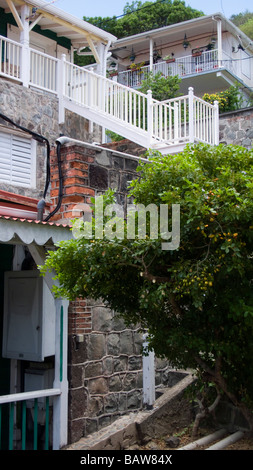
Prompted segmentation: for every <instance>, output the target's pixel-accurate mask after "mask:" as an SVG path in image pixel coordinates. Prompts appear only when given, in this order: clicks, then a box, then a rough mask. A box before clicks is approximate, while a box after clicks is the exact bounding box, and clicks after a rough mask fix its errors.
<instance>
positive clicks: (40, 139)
mask: <svg viewBox="0 0 253 470" xmlns="http://www.w3.org/2000/svg"><path fill="white" fill-rule="evenodd" d="M0 118H2V119H3V120H5V121H6V122H8V123H9V124H12V125H13V126H15V127H17V128H18V129H20V130H22V131H23V132H27V133H28V134H30V135H31V136H32V137H33V138H34V139H35V140H37V141H38V142H40V143H42V144H43V143H46V147H47V163H46V183H45V188H44V192H43V198H44V199H45V197H46V194H47V190H48V186H49V183H50V144H49V141H48V139H47V138H46V137H44V136H43V135H40V134H37V133H36V132H33V131H31V130H30V129H27V128H26V127H23V126H21V125H20V124H17V123H16V122H14V121H13V120H12V119H10V118H9V117H7V116H5V115H4V114H2V113H0Z"/></svg>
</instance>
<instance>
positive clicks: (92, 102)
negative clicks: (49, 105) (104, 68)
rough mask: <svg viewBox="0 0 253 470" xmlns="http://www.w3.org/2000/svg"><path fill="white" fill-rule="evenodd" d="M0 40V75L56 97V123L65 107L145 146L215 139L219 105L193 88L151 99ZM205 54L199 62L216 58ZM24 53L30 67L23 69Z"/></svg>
mask: <svg viewBox="0 0 253 470" xmlns="http://www.w3.org/2000/svg"><path fill="white" fill-rule="evenodd" d="M0 40H1V47H2V63H1V70H0V75H3V76H4V77H8V78H12V79H15V80H20V81H21V82H23V84H26V85H25V86H33V87H37V88H39V89H42V90H45V91H49V92H51V93H54V94H55V95H57V96H58V98H59V121H60V122H64V110H65V109H69V110H71V111H74V112H76V113H77V114H79V115H82V116H83V117H85V118H86V119H88V120H90V121H91V122H95V123H97V124H98V125H101V126H102V127H103V128H106V129H110V130H112V131H114V132H116V133H117V134H120V135H122V136H124V137H125V138H128V139H130V140H132V141H134V142H136V143H138V144H139V145H142V146H144V147H146V148H158V147H159V146H160V147H161V146H162V147H163V148H165V147H167V149H168V148H169V147H171V146H173V145H174V146H175V145H183V144H184V145H185V144H186V143H187V142H195V141H201V142H206V143H209V144H212V145H215V144H217V143H218V140H219V139H218V131H217V126H218V124H217V123H218V107H217V105H215V106H212V105H210V104H208V103H206V102H204V101H201V100H199V99H197V98H196V97H194V95H193V90H192V89H189V94H188V95H186V96H183V97H180V98H177V99H172V100H168V101H166V102H162V103H161V102H158V101H156V100H154V99H153V98H152V94H151V92H148V94H147V95H145V94H143V93H141V92H139V91H137V90H136V89H134V88H132V87H129V86H125V85H123V84H121V83H118V82H115V81H113V80H110V79H109V78H105V77H104V76H101V75H98V74H96V73H94V71H93V70H89V69H88V68H82V67H78V66H77V65H74V64H72V63H70V62H67V61H66V57H65V56H64V55H63V56H62V58H61V59H56V58H54V57H51V56H49V55H47V54H43V53H41V52H39V51H36V50H34V49H29V50H28V52H29V53H28V54H27V49H23V46H22V45H21V44H19V43H15V42H14V41H10V40H9V39H6V38H4V37H1V36H0ZM22 54H23V55H22ZM203 54H204V57H206V59H204V61H202V63H203V64H204V65H205V66H206V67H208V64H209V63H210V60H211V55H210V54H212V57H216V55H215V54H216V51H209V52H208V53H203ZM205 54H206V55H205ZM207 54H209V55H207ZM24 56H25V57H26V60H27V62H28V66H29V69H28V71H27V70H23V68H24V67H22V64H23V63H24ZM21 58H22V60H21ZM180 60H181V65H182V64H183V63H184V58H182V59H180ZM212 63H213V62H212ZM174 64H175V63H174ZM174 64H172V65H173V66H175V65H174ZM167 65H170V64H166V66H167ZM195 65H196V63H195ZM158 66H159V67H161V66H162V67H163V66H164V64H163V63H161V64H156V67H158ZM176 67H179V64H178V63H177V62H176ZM26 68H27V67H26ZM27 72H28V73H27ZM141 73H143V72H141ZM132 85H133V84H132Z"/></svg>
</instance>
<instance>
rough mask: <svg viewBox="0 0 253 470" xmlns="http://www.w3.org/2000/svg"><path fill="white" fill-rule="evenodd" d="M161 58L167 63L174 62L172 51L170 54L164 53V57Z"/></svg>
mask: <svg viewBox="0 0 253 470" xmlns="http://www.w3.org/2000/svg"><path fill="white" fill-rule="evenodd" d="M163 60H165V62H166V63H167V64H170V63H171V62H175V57H174V54H173V53H172V54H169V55H166V56H165V57H163Z"/></svg>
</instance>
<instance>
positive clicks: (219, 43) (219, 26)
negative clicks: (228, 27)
mask: <svg viewBox="0 0 253 470" xmlns="http://www.w3.org/2000/svg"><path fill="white" fill-rule="evenodd" d="M217 46H218V67H221V66H222V22H221V20H217Z"/></svg>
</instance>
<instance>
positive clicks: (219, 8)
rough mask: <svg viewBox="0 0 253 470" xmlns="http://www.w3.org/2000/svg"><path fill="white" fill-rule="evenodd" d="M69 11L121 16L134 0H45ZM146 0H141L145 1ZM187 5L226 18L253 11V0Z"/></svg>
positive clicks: (195, 1) (216, 0)
mask: <svg viewBox="0 0 253 470" xmlns="http://www.w3.org/2000/svg"><path fill="white" fill-rule="evenodd" d="M45 1H48V3H51V1H52V4H53V5H54V6H55V7H57V8H61V9H62V10H64V11H65V12H67V13H71V14H72V15H74V16H76V17H77V18H79V19H82V18H83V16H88V17H92V16H102V17H106V16H109V17H111V16H120V15H122V14H123V8H124V7H125V5H126V4H127V2H128V3H129V4H130V5H131V4H132V0H93V1H91V0H90V1H89V0H71V1H70V0H45ZM144 1H145V0H141V2H142V3H144ZM184 1H185V4H186V5H189V6H191V7H192V8H194V9H196V10H201V11H203V12H204V13H205V14H206V15H211V14H212V13H218V12H220V13H223V14H224V16H226V18H230V17H231V16H232V15H234V14H235V15H237V14H238V13H244V12H245V11H246V10H248V11H250V12H253V4H252V0H240V1H239V0H211V1H210V2H204V1H203V0H184Z"/></svg>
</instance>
